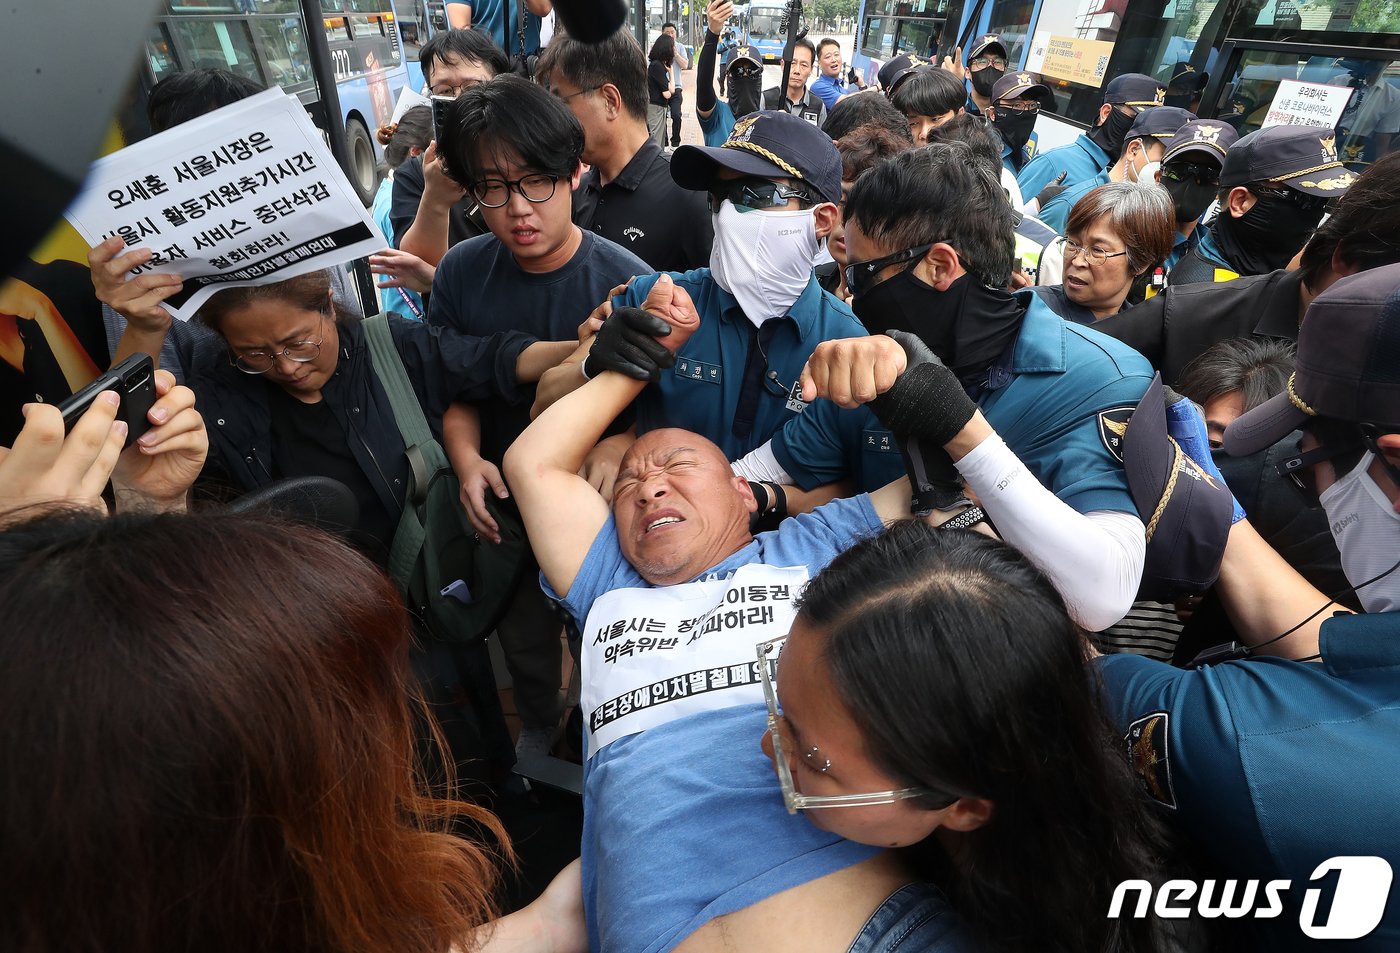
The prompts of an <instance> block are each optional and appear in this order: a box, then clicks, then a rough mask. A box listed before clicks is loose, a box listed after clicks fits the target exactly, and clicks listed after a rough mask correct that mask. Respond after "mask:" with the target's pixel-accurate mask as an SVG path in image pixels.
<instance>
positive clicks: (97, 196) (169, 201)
mask: <svg viewBox="0 0 1400 953" xmlns="http://www.w3.org/2000/svg"><path fill="white" fill-rule="evenodd" d="M66 217H67V218H68V220H69V221H70V222H72V223H73V227H74V228H76V229H77V230H78V233H79V234H81V235H82V236H83V238H84V239H85V240H86V241H87V242H88V244H90V245H96V244H98V243H99V242H102V241H104V240H106V239H107V238H110V237H111V236H113V235H120V236H122V239H123V240H124V241H125V242H126V244H127V246H128V247H130V248H136V247H145V248H149V249H151V250H152V251H153V252H154V254H153V255H152V257H151V260H150V261H149V262H147V263H146V264H145V265H142V266H141V267H140V268H138V269H136V270H135V271H133V272H132V274H133V275H135V274H141V273H143V272H147V271H153V272H159V273H164V274H177V275H179V276H180V277H181V278H182V279H183V280H184V288H183V289H181V291H180V293H179V294H178V295H176V296H174V297H173V298H170V299H167V300H166V302H165V306H166V307H167V308H168V309H169V310H170V312H171V314H173V315H174V316H175V317H176V318H178V319H180V320H182V321H188V320H189V319H190V318H191V317H192V316H193V315H194V313H195V312H196V311H197V310H198V309H199V306H200V305H201V304H203V303H204V302H205V301H207V300H208V299H209V297H210V296H211V295H212V294H214V292H216V291H218V290H219V289H220V288H223V287H228V286H237V285H265V284H272V283H273V282H277V281H281V280H283V279H285V278H293V277H295V276H297V275H303V274H306V273H307V272H311V271H317V270H319V269H322V268H328V267H330V266H332V265H339V264H342V263H344V262H347V261H352V260H354V259H356V258H360V257H363V256H365V255H369V254H372V253H374V252H376V251H379V250H380V249H382V248H385V247H387V246H388V244H389V242H388V241H387V240H386V239H385V237H384V234H383V233H382V232H381V231H380V230H379V227H378V226H377V225H376V224H375V223H374V220H373V219H372V218H370V216H369V213H368V211H367V210H366V209H365V207H364V206H363V205H361V204H360V200H359V198H358V197H357V196H356V195H355V190H354V188H353V186H351V184H350V182H349V180H347V179H346V178H345V174H344V173H343V172H342V171H341V169H340V166H339V165H338V164H337V163H336V161H335V159H334V157H332V155H331V153H330V150H329V149H328V148H327V147H326V144H325V140H323V139H322V138H321V133H320V131H319V130H318V129H317V128H316V127H315V126H314V125H312V123H311V119H310V117H309V116H307V114H306V110H305V109H304V108H302V105H301V103H300V102H298V101H297V99H296V98H295V97H292V96H288V95H287V94H286V93H284V92H282V91H281V90H280V89H270V90H267V91H266V92H263V93H259V94H258V95H256V96H251V97H249V98H248V99H245V100H242V101H241V102H237V103H234V104H232V105H230V106H225V107H224V108H222V109H219V110H216V111H215V112H212V113H209V114H208V115H206V116H201V117H200V118H199V119H195V120H192V121H190V122H187V123H183V124H181V125H179V126H175V127H174V128H172V129H168V130H166V131H165V132H162V133H160V134H158V135H155V136H152V137H150V138H149V139H144V140H142V141H141V142H138V143H136V144H135V145H131V146H128V147H127V148H125V149H122V150H121V151H120V152H115V153H113V154H112V155H109V156H105V157H103V158H101V159H98V160H97V161H96V162H94V163H93V165H92V169H91V170H90V171H89V173H88V177H87V182H86V183H85V184H84V186H83V191H82V194H81V195H79V196H78V198H77V199H76V200H75V201H74V203H73V205H72V206H71V207H70V208H69V209H68V211H67V213H66Z"/></svg>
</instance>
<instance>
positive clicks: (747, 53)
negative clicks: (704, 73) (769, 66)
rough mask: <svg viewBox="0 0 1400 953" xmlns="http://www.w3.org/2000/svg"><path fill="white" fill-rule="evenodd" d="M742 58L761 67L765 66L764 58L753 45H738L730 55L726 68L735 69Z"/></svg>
mask: <svg viewBox="0 0 1400 953" xmlns="http://www.w3.org/2000/svg"><path fill="white" fill-rule="evenodd" d="M740 60H748V61H749V62H750V63H752V64H753V65H755V66H757V67H760V68H762V66H763V58H762V57H761V56H759V55H758V54H757V53H755V52H754V49H753V47H751V46H740V47H736V48H735V50H734V52H732V53H731V54H730V55H729V63H728V65H726V66H725V67H724V68H725V70H731V69H733V68H734V67H735V66H737V65H739V61H740Z"/></svg>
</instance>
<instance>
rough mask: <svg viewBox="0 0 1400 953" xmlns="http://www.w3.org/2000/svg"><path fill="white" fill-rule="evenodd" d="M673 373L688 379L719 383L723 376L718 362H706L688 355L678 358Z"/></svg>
mask: <svg viewBox="0 0 1400 953" xmlns="http://www.w3.org/2000/svg"><path fill="white" fill-rule="evenodd" d="M671 373H673V374H675V375H676V376H677V377H684V378H685V379H686V380H688V381H705V382H706V383H707V384H718V383H720V381H721V379H722V377H723V375H722V374H721V371H720V367H719V365H718V364H706V363H705V362H704V361H697V360H694V359H692V358H688V357H682V358H678V359H677V360H676V366H675V368H674V369H673V370H672V371H671Z"/></svg>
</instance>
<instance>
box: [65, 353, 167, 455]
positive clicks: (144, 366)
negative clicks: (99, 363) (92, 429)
mask: <svg viewBox="0 0 1400 953" xmlns="http://www.w3.org/2000/svg"><path fill="white" fill-rule="evenodd" d="M104 390H110V391H115V392H116V393H117V395H118V396H119V397H120V398H121V404H120V405H119V406H118V407H117V419H118V420H122V421H125V422H126V426H127V432H126V443H125V444H124V446H127V447H129V446H131V444H132V442H133V441H135V440H136V439H138V438H139V437H140V436H141V435H142V434H144V433H145V432H146V431H147V430H149V429H151V422H150V421H149V420H148V419H147V417H146V415H147V414H148V413H150V410H151V405H152V404H154V403H155V400H156V382H155V369H154V367H153V365H152V363H151V356H150V355H149V354H133V355H131V357H128V358H127V359H126V360H124V361H122V362H121V363H120V364H118V365H117V366H116V367H113V368H111V369H110V370H107V371H104V372H103V373H102V374H99V375H98V377H97V380H95V381H93V382H92V383H91V384H89V385H87V386H86V387H84V388H83V389H82V390H80V391H78V392H77V393H76V394H74V395H73V396H72V397H69V398H68V399H67V400H65V401H64V402H63V403H61V404H59V406H58V409H59V410H60V411H61V412H62V413H63V430H64V432H65V433H67V432H69V431H71V430H72V429H73V425H74V424H76V423H77V422H78V418H80V417H82V415H83V414H84V413H86V412H87V409H88V408H89V407H91V406H92V402H93V401H94V400H96V399H97V395H98V394H100V393H102V392H103V391H104Z"/></svg>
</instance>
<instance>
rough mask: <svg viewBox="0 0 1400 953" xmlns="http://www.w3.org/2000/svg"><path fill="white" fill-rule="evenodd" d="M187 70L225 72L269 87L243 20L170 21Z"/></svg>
mask: <svg viewBox="0 0 1400 953" xmlns="http://www.w3.org/2000/svg"><path fill="white" fill-rule="evenodd" d="M169 24H170V26H171V28H172V30H173V36H174V39H175V42H176V43H177V44H178V45H179V48H180V49H181V51H182V52H183V54H184V56H183V60H184V64H183V65H184V66H185V68H186V69H226V70H229V71H230V72H233V73H237V74H238V75H240V76H246V77H247V78H248V79H251V80H252V81H253V82H255V83H262V84H263V85H266V84H267V80H266V79H264V78H263V76H262V74H261V73H260V72H259V71H258V60H257V55H256V54H255V53H254V52H253V37H252V34H251V33H250V32H249V31H248V24H247V22H246V21H243V20H214V19H206V18H204V17H182V18H179V19H173V20H170V21H169Z"/></svg>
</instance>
